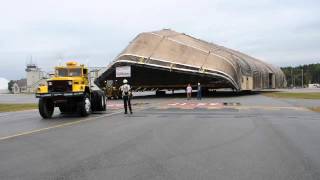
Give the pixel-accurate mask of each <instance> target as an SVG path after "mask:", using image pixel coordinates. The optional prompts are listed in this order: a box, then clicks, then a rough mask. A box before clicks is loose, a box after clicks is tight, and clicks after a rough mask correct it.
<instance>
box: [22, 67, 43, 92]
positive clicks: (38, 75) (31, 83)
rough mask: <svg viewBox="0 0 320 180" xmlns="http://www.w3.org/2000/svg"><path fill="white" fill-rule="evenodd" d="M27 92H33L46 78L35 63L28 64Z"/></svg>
mask: <svg viewBox="0 0 320 180" xmlns="http://www.w3.org/2000/svg"><path fill="white" fill-rule="evenodd" d="M26 73H27V92H28V93H33V92H35V89H36V88H37V87H38V85H39V83H41V82H42V80H43V78H44V73H43V71H41V69H40V68H38V66H37V65H36V64H34V63H29V64H27V68H26Z"/></svg>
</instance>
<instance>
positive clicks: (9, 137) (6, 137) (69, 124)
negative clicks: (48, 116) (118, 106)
mask: <svg viewBox="0 0 320 180" xmlns="http://www.w3.org/2000/svg"><path fill="white" fill-rule="evenodd" d="M121 112H122V111H117V112H114V113H110V114H106V115H104V116H98V117H93V118H88V119H83V120H78V121H73V122H69V123H63V124H59V125H55V126H50V127H46V128H41V129H36V130H31V131H26V132H22V133H18V134H14V135H10V136H4V137H0V141H3V140H7V139H12V138H15V137H19V136H24V135H30V134H34V133H38V132H43V131H47V130H51V129H56V128H62V127H66V126H71V125H75V124H79V123H83V122H88V121H92V120H95V119H100V118H104V117H108V116H112V115H115V114H119V113H121Z"/></svg>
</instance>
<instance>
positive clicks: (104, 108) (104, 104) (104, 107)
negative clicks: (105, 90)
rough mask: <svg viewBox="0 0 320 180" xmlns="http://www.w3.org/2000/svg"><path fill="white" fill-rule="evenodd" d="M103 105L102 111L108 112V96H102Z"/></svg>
mask: <svg viewBox="0 0 320 180" xmlns="http://www.w3.org/2000/svg"><path fill="white" fill-rule="evenodd" d="M101 103H102V109H101V110H102V111H106V110H107V104H106V96H104V95H102V96H101Z"/></svg>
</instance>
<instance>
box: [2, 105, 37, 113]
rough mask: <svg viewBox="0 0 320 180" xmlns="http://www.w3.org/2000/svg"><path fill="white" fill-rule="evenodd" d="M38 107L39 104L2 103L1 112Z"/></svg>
mask: <svg viewBox="0 0 320 180" xmlns="http://www.w3.org/2000/svg"><path fill="white" fill-rule="evenodd" d="M36 108H38V104H0V112H12V111H23V110H30V109H36Z"/></svg>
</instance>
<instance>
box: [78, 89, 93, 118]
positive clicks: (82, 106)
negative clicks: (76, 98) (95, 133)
mask: <svg viewBox="0 0 320 180" xmlns="http://www.w3.org/2000/svg"><path fill="white" fill-rule="evenodd" d="M78 109H79V113H80V115H81V116H82V117H86V116H88V115H90V114H91V112H92V110H91V101H90V97H89V95H87V94H86V95H85V96H84V97H83V98H82V99H81V101H80V102H79V104H78Z"/></svg>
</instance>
